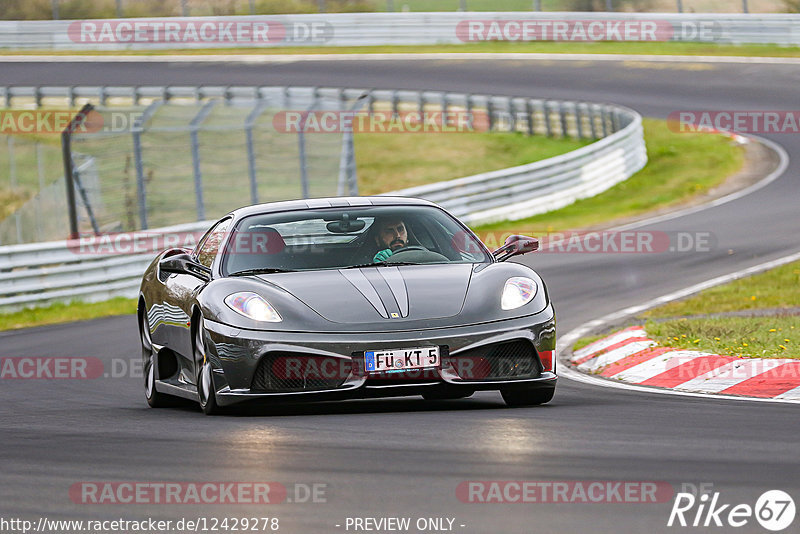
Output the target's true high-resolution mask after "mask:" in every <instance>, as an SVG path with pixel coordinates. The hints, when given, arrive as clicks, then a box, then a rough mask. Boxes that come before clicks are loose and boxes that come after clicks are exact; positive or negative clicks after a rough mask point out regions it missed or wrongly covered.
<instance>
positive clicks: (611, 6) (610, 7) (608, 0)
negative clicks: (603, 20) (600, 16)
mask: <svg viewBox="0 0 800 534" xmlns="http://www.w3.org/2000/svg"><path fill="white" fill-rule="evenodd" d="M606 11H614V4H613V3H612V2H611V0H606Z"/></svg>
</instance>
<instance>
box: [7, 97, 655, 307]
mask: <svg viewBox="0 0 800 534" xmlns="http://www.w3.org/2000/svg"><path fill="white" fill-rule="evenodd" d="M274 90H275V88H257V87H255V88H254V87H250V88H245V87H227V88H220V87H203V88H187V87H156V88H133V87H126V88H123V87H117V88H110V87H106V88H99V87H73V88H66V87H25V88H21V87H9V88H0V98H3V99H4V100H0V103H2V104H5V105H12V104H14V103H15V102H17V99H23V101H26V102H28V103H30V102H33V103H35V104H36V105H42V104H46V103H48V102H49V100H50V99H53V98H56V99H59V98H60V99H65V98H66V99H68V100H69V101H70V102H71V103H73V104H81V103H83V102H84V101H86V100H87V99H91V100H95V101H96V100H101V101H105V102H106V103H112V102H120V99H122V100H123V101H125V102H122V104H123V105H125V104H126V103H127V100H126V99H128V100H130V99H133V100H136V101H137V102H140V100H141V99H147V98H162V99H166V100H170V99H173V98H190V99H194V100H195V101H197V100H201V99H202V98H205V96H206V95H216V96H219V97H220V98H223V99H237V98H242V97H243V95H248V96H250V97H253V98H258V95H259V94H262V93H263V92H269V91H274ZM317 91H318V92H320V93H326V92H335V93H336V94H342V95H346V96H356V95H363V94H364V93H367V97H366V99H367V102H366V105H365V111H378V110H386V111H387V112H388V110H391V111H392V112H393V113H395V114H398V113H399V114H403V113H406V112H413V111H415V110H416V111H419V112H423V111H427V112H432V111H433V112H436V111H439V112H447V111H469V113H470V114H473V115H475V116H482V117H483V118H485V119H486V124H485V125H486V127H487V128H488V129H489V131H506V132H521V133H526V134H536V135H547V136H560V137H567V136H569V137H574V138H589V139H597V138H599V140H598V141H595V142H593V143H591V144H590V145H587V146H585V147H583V148H580V149H578V150H575V151H572V152H570V153H567V154H563V155H560V156H557V157H554V158H549V159H546V160H542V161H538V162H535V163H531V164H528V165H522V166H519V167H512V168H509V169H503V170H499V171H493V172H488V173H482V174H479V175H475V176H469V177H465V178H459V179H456V180H451V181H447V182H441V183H436V184H431V185H425V186H420V187H414V188H410V189H404V190H401V191H396V192H394V193H393V194H401V195H405V196H417V197H422V198H427V199H429V200H432V201H434V202H437V203H439V204H441V205H443V206H444V207H445V208H447V209H449V210H450V211H452V212H453V213H454V214H455V215H457V216H458V217H460V218H461V219H462V220H464V221H466V222H467V223H469V224H473V225H475V224H480V223H483V222H491V221H497V220H503V219H506V220H514V219H520V218H524V217H528V216H530V215H534V214H537V213H542V212H545V211H549V210H552V209H557V208H559V207H562V206H565V205H568V204H570V203H572V202H574V201H575V200H577V199H579V198H584V197H588V196H592V195H595V194H597V193H599V192H601V191H604V190H605V189H608V188H609V187H611V186H612V185H614V184H616V183H618V182H620V181H623V180H625V179H627V178H628V177H630V176H631V175H632V174H634V173H635V172H636V171H638V170H639V169H641V168H642V167H643V166H644V165H645V163H646V162H647V155H646V150H645V145H644V138H643V132H642V124H641V116H639V114H637V113H636V112H634V111H632V110H630V109H627V108H623V107H620V106H613V105H608V104H592V103H585V102H566V101H552V100H540V99H528V98H512V97H501V96H487V95H467V94H459V93H443V92H434V91H399V90H372V91H364V90H362V89H318V90H317ZM449 135H458V134H456V133H452V134H449ZM210 224H211V221H203V222H199V223H197V222H196V223H189V224H184V225H178V226H171V227H168V228H160V229H157V230H150V231H149V232H148V233H147V236H146V237H147V239H146V240H145V241H146V242H148V243H151V242H153V241H154V240H155V241H157V242H158V236H163V235H171V236H173V237H174V236H176V235H186V234H190V233H196V232H199V231H203V230H205V228H207V227H208V226H210ZM136 235H137V234H136V233H135V232H134V233H129V234H111V235H110V236H108V237H107V240H106V241H104V240H103V238H105V237H106V236H101V237H100V238H99V241H97V240H95V241H92V240H90V243H93V245H90V246H88V247H83V246H82V243H83V242H82V241H80V240H78V241H72V242H69V241H57V242H50V243H37V244H26V245H11V246H5V247H0V309H7V310H10V309H15V308H21V307H25V306H31V305H40V304H45V303H48V302H53V301H63V300H70V299H83V300H102V299H105V298H108V297H110V296H116V295H121V296H131V297H132V296H135V295H136V292H137V290H138V287H139V283H140V280H141V273H142V272H143V270H144V268H145V267H146V265H147V264H148V263H149V262H150V261H151V260H152V258H153V257H154V255H155V254H156V253H157V252H158V250H156V249H155V248H154V249H145V250H141V249H138V248H136V247H132V248H131V250H130V251H123V252H121V253H112V254H109V252H111V251H114V250H115V249H114V243H115V242H118V241H119V239H123V240H127V241H126V242H128V243H129V242H130V241H131V240H135V239H136ZM181 242H185V241H184V240H181ZM104 243H105V244H106V245H107V246H106V247H104ZM93 247H94V248H93ZM104 248H105V250H101V249H104ZM156 248H158V247H156ZM117 252H119V251H117Z"/></svg>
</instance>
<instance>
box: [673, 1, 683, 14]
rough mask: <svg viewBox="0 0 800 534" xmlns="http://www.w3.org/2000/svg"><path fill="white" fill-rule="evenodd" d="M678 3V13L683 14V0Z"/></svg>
mask: <svg viewBox="0 0 800 534" xmlns="http://www.w3.org/2000/svg"><path fill="white" fill-rule="evenodd" d="M675 1H676V2H678V13H683V0H675Z"/></svg>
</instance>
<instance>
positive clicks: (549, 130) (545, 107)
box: [542, 100, 553, 137]
mask: <svg viewBox="0 0 800 534" xmlns="http://www.w3.org/2000/svg"><path fill="white" fill-rule="evenodd" d="M542 112H543V113H544V128H545V135H546V136H547V137H553V126H552V125H551V124H550V102H548V101H547V100H545V101H544V102H542Z"/></svg>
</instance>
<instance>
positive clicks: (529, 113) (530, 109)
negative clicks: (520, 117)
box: [525, 98, 535, 135]
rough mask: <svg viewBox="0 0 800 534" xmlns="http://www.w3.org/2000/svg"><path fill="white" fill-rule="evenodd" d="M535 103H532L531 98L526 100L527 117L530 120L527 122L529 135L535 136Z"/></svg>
mask: <svg viewBox="0 0 800 534" xmlns="http://www.w3.org/2000/svg"><path fill="white" fill-rule="evenodd" d="M533 111H534V110H533V103H532V102H531V99H530V98H526V99H525V116H526V117H527V118H528V120H527V123H528V124H527V128H528V135H533V134H534V133H535V131H534V128H533V126H534V124H533Z"/></svg>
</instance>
